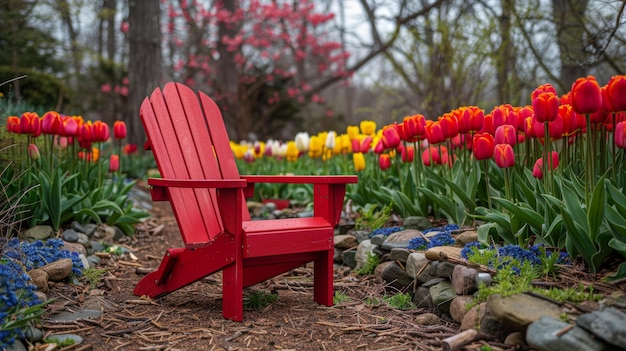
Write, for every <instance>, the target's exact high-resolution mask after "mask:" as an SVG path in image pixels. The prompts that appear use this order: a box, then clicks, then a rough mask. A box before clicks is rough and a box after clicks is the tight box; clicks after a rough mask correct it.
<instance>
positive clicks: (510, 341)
mask: <svg viewBox="0 0 626 351" xmlns="http://www.w3.org/2000/svg"><path fill="white" fill-rule="evenodd" d="M504 343H505V344H507V345H521V346H526V338H525V337H524V333H522V332H514V333H511V334H509V335H507V337H506V338H505V339H504Z"/></svg>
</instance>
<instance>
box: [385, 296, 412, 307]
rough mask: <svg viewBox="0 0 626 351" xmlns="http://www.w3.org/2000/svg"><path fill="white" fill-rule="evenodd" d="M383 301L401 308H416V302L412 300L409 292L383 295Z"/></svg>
mask: <svg viewBox="0 0 626 351" xmlns="http://www.w3.org/2000/svg"><path fill="white" fill-rule="evenodd" d="M383 301H385V302H386V303H387V304H388V305H389V306H391V307H394V308H397V309H399V310H411V309H414V308H415V304H414V303H413V301H412V300H411V295H409V294H407V293H398V294H394V295H387V296H384V297H383Z"/></svg>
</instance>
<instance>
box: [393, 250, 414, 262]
mask: <svg viewBox="0 0 626 351" xmlns="http://www.w3.org/2000/svg"><path fill="white" fill-rule="evenodd" d="M410 254H411V251H409V250H407V249H391V252H390V253H389V259H390V260H392V261H398V262H402V263H403V264H405V263H406V260H407V259H408V258H409V255H410Z"/></svg>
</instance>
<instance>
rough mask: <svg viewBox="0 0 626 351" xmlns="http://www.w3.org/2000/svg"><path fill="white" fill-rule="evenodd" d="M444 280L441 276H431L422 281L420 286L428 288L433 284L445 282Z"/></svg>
mask: <svg viewBox="0 0 626 351" xmlns="http://www.w3.org/2000/svg"><path fill="white" fill-rule="evenodd" d="M445 281H446V280H445V279H443V278H441V277H437V278H433V279H431V280H429V281H427V282H424V283H423V284H422V285H421V286H423V287H425V288H430V287H431V286H435V285H437V284H439V283H441V282H445Z"/></svg>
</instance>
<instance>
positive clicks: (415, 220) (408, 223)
mask: <svg viewBox="0 0 626 351" xmlns="http://www.w3.org/2000/svg"><path fill="white" fill-rule="evenodd" d="M402 226H403V227H404V228H407V229H417V230H426V229H430V228H432V227H433V225H432V223H430V220H429V219H428V218H427V217H421V216H409V217H406V218H405V219H404V222H403V223H402Z"/></svg>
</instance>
